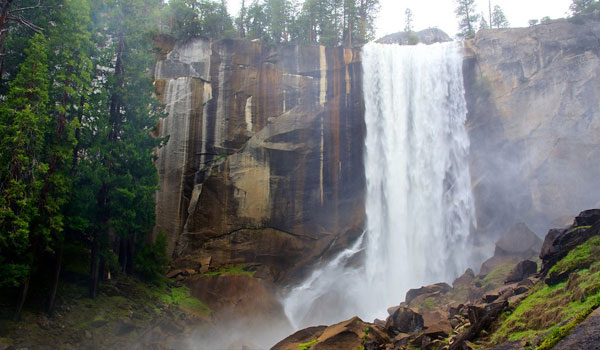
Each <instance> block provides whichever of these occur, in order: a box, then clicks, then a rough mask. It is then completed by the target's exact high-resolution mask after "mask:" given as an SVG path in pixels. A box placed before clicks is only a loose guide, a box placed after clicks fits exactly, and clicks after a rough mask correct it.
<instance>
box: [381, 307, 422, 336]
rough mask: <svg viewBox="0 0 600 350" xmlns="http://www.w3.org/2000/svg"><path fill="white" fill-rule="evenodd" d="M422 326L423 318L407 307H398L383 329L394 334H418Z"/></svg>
mask: <svg viewBox="0 0 600 350" xmlns="http://www.w3.org/2000/svg"><path fill="white" fill-rule="evenodd" d="M424 326H425V324H424V320H423V316H422V315H420V314H418V313H416V312H414V311H413V310H411V309H409V308H407V307H398V308H397V309H396V310H395V311H394V313H393V314H392V315H391V316H389V317H388V318H387V320H386V323H385V329H387V330H388V331H390V332H392V333H395V334H398V333H415V332H419V331H421V330H422V329H423V328H424Z"/></svg>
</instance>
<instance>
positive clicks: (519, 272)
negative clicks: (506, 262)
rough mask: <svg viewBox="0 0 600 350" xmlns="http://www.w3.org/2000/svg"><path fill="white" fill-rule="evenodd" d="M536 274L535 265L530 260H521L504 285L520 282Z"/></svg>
mask: <svg viewBox="0 0 600 350" xmlns="http://www.w3.org/2000/svg"><path fill="white" fill-rule="evenodd" d="M536 272H537V264H536V263H535V262H533V261H531V260H523V261H521V262H519V263H518V264H517V266H515V267H514V268H513V269H512V270H511V271H510V272H509V273H508V276H507V277H506V279H505V280H504V283H506V284H508V283H513V282H520V281H522V280H524V279H525V278H527V277H529V276H531V275H533V274H535V273H536Z"/></svg>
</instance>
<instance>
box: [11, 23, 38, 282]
mask: <svg viewBox="0 0 600 350" xmlns="http://www.w3.org/2000/svg"><path fill="white" fill-rule="evenodd" d="M46 52H47V43H46V39H45V38H44V36H43V35H41V34H37V35H36V36H34V37H33V38H32V39H31V40H30V46H29V48H28V49H26V50H25V54H26V59H25V61H24V62H23V63H22V64H21V66H20V71H19V73H18V75H17V76H16V78H15V79H14V80H13V82H12V84H11V86H10V92H9V94H8V96H7V99H6V101H4V102H3V103H2V105H1V107H0V164H2V167H1V168H0V288H3V289H4V288H7V287H17V286H19V285H21V284H22V283H24V281H25V280H26V278H27V276H29V274H30V269H31V267H32V266H31V262H32V259H33V257H32V256H31V254H32V253H33V252H32V251H31V242H32V240H33V239H39V240H43V241H47V240H48V239H49V237H38V238H34V237H33V236H34V235H35V234H36V232H33V231H32V222H33V220H34V219H35V218H36V217H37V216H38V200H39V194H40V189H41V187H42V179H43V177H44V175H45V173H46V171H47V165H46V164H44V162H43V159H42V151H43V147H44V135H45V132H46V128H47V127H48V124H49V118H48V114H47V113H48V110H47V108H48V101H49V100H48V87H49V79H48V59H47V55H46Z"/></svg>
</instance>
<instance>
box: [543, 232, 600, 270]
mask: <svg viewBox="0 0 600 350" xmlns="http://www.w3.org/2000/svg"><path fill="white" fill-rule="evenodd" d="M580 227H586V226H580ZM578 228H579V227H578ZM599 255H600V237H592V238H590V239H589V240H587V241H586V242H585V243H583V244H581V245H579V246H578V247H576V248H575V249H573V250H572V251H570V252H569V254H568V255H567V256H566V257H565V258H563V259H562V260H560V261H559V262H558V263H556V265H554V266H552V268H551V269H550V271H549V272H548V276H549V277H553V276H558V275H564V274H567V273H569V272H571V271H576V270H578V269H581V268H587V267H588V266H590V265H591V264H592V263H593V262H594V261H595V260H596V259H597V257H598V256H599Z"/></svg>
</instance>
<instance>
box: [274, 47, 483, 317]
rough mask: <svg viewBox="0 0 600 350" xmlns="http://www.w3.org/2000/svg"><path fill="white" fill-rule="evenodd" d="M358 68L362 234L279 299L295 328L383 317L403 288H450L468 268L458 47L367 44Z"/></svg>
mask: <svg viewBox="0 0 600 350" xmlns="http://www.w3.org/2000/svg"><path fill="white" fill-rule="evenodd" d="M362 62H363V63H362V64H363V73H364V74H363V81H364V83H363V90H364V99H365V122H366V127H367V135H366V140H365V175H366V180H367V199H366V214H367V225H366V230H365V233H364V234H363V236H361V238H360V239H359V240H358V241H357V242H356V243H355V244H354V246H353V247H350V248H348V249H347V250H346V251H344V252H342V253H340V254H339V255H338V256H337V257H336V258H335V259H333V260H332V261H330V262H329V263H328V264H326V265H324V266H323V267H322V268H320V269H318V270H316V271H314V272H313V274H312V275H311V276H310V277H309V278H308V279H306V280H305V281H304V282H303V283H302V284H300V285H299V286H296V287H295V288H293V289H292V290H291V291H290V293H289V294H288V295H287V296H286V298H285V300H284V307H285V311H286V314H287V315H288V317H289V318H290V321H291V322H292V324H293V325H294V326H295V327H297V328H302V327H306V326H309V325H318V324H331V323H334V322H339V321H342V320H344V319H347V318H349V317H351V316H354V315H358V316H360V317H361V318H363V319H365V320H367V321H372V320H373V318H375V317H379V318H385V317H386V315H387V314H386V309H387V308H388V307H390V306H393V305H398V304H399V303H400V302H401V301H403V300H404V296H405V293H406V292H407V291H408V289H410V288H418V287H420V286H422V285H426V284H430V283H435V282H440V281H447V282H451V281H452V279H453V278H455V277H457V276H458V275H459V274H461V273H462V272H463V271H464V270H465V269H466V268H467V264H468V256H467V254H468V253H467V252H468V248H467V238H468V235H469V230H470V227H471V225H473V224H474V205H473V198H472V193H471V179H470V175H469V164H468V153H469V139H468V134H467V131H466V128H465V121H466V114H467V108H466V102H465V98H464V87H463V77H462V55H461V47H460V45H459V44H457V43H444V44H435V45H429V46H426V45H417V46H399V45H381V44H368V45H366V46H365V47H364V49H363V52H362ZM356 254H362V255H363V256H364V260H363V261H364V263H363V264H362V265H360V266H357V264H356V263H355V262H353V257H355V256H356ZM354 260H356V259H354Z"/></svg>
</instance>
